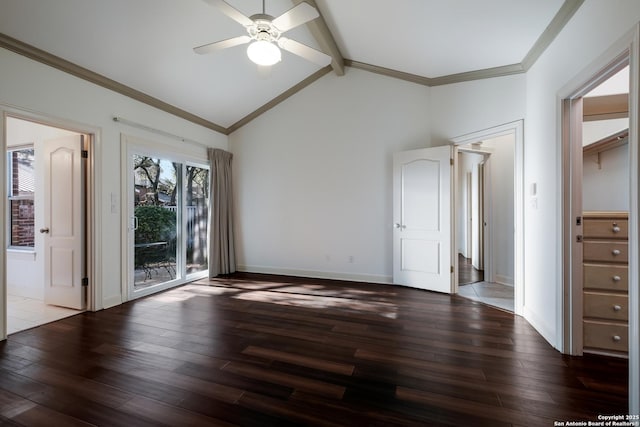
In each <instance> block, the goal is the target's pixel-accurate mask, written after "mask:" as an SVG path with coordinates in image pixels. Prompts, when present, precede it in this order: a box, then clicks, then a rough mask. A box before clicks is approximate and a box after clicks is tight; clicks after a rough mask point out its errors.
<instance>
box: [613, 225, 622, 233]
mask: <svg viewBox="0 0 640 427" xmlns="http://www.w3.org/2000/svg"><path fill="white" fill-rule="evenodd" d="M611 231H613V232H614V233H619V232H620V227H618V226H617V225H614V226H613V228H612V229H611Z"/></svg>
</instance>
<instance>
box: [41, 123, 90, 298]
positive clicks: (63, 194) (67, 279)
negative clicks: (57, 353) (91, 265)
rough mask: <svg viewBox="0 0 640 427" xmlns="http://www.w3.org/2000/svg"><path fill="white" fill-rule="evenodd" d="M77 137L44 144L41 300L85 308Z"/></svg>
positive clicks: (80, 143)
mask: <svg viewBox="0 0 640 427" xmlns="http://www.w3.org/2000/svg"><path fill="white" fill-rule="evenodd" d="M82 138H83V137H82V136H81V135H73V136H66V137H63V138H59V139H53V140H48V141H45V143H44V144H42V149H43V150H44V155H43V157H42V158H43V159H44V176H45V191H44V208H45V209H44V210H45V214H44V219H43V222H44V223H43V224H42V225H41V226H40V227H39V230H38V231H39V232H40V233H42V235H43V237H44V242H43V248H44V250H43V252H44V279H45V291H44V301H45V303H47V304H53V305H59V306H63V307H69V308H75V309H78V310H82V309H84V308H85V301H86V298H85V289H86V288H84V287H83V286H82V279H83V277H84V276H85V263H84V222H85V218H84V200H83V198H84V191H83V180H82V176H83V173H84V171H83V161H82V149H83V141H82Z"/></svg>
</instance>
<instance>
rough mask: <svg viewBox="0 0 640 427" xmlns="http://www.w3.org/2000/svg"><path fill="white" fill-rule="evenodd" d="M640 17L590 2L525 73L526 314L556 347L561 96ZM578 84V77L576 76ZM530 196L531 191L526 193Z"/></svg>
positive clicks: (639, 10)
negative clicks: (533, 188)
mask: <svg viewBox="0 0 640 427" xmlns="http://www.w3.org/2000/svg"><path fill="white" fill-rule="evenodd" d="M639 19H640V2H638V1H636V0H611V1H606V2H603V1H599V0H587V1H585V3H584V4H583V5H582V6H581V7H580V9H579V10H578V11H577V12H576V14H575V15H574V16H573V18H572V19H571V20H570V21H569V23H568V24H567V25H566V26H565V28H564V29H563V31H562V32H561V33H560V34H559V35H558V36H557V37H556V39H555V40H554V41H553V43H551V45H550V46H549V48H548V49H547V50H546V51H545V53H544V54H543V55H542V56H541V57H540V58H539V59H538V61H537V62H536V63H535V65H534V66H533V67H532V68H531V69H530V70H529V72H528V73H527V79H526V82H527V98H526V101H527V103H526V106H527V115H526V121H525V139H524V140H525V155H524V158H525V165H524V170H525V188H526V189H529V188H531V185H532V183H536V184H537V189H538V192H537V196H536V197H535V203H534V200H533V198H532V197H527V202H526V203H525V220H524V222H525V244H526V257H525V265H524V271H525V276H526V282H525V295H524V300H525V316H526V317H527V319H528V320H529V321H530V322H531V323H532V324H533V326H534V327H535V328H536V329H537V330H538V331H539V332H541V333H542V335H543V336H544V337H545V338H546V339H547V340H548V341H549V342H550V343H552V344H553V345H554V346H556V347H557V348H560V347H561V345H562V317H561V315H562V310H561V302H562V301H561V300H560V292H561V289H562V253H561V241H560V236H561V230H562V224H561V205H560V196H561V171H560V147H561V140H560V113H559V111H560V97H561V96H567V95H569V94H568V93H564V94H563V93H562V92H563V91H566V90H567V87H568V86H570V85H571V84H572V81H574V83H575V79H576V76H578V75H580V73H581V72H582V70H584V69H586V68H587V67H588V66H589V65H590V64H591V63H593V62H594V61H596V59H598V57H599V56H601V55H603V54H604V53H605V52H606V51H607V49H608V48H609V47H610V46H612V45H613V44H614V43H615V42H616V41H617V40H618V39H619V38H621V37H622V36H623V35H624V34H625V33H627V32H628V31H629V30H631V29H632V27H633V26H634V25H635V24H636V23H637V22H638V20H639ZM577 83H581V82H577ZM527 195H529V193H528V192H527Z"/></svg>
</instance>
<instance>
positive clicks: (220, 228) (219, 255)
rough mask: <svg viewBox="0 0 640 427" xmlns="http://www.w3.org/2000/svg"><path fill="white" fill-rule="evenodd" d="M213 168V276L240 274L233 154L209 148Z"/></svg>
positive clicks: (210, 262)
mask: <svg viewBox="0 0 640 427" xmlns="http://www.w3.org/2000/svg"><path fill="white" fill-rule="evenodd" d="M208 154H209V164H210V166H211V173H210V175H211V211H210V212H211V214H210V215H209V277H216V276H217V275H219V274H229V273H233V272H235V271H236V254H235V246H234V241H233V192H232V188H231V159H232V157H233V154H231V153H229V152H227V151H224V150H220V149H217V148H209V149H208Z"/></svg>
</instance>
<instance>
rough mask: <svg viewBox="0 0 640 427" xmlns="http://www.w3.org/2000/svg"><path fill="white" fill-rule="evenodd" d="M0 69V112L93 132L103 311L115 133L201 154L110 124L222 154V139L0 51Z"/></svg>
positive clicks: (111, 243)
mask: <svg viewBox="0 0 640 427" xmlns="http://www.w3.org/2000/svg"><path fill="white" fill-rule="evenodd" d="M0 69H2V74H1V76H0V106H1V105H5V106H6V105H10V106H14V107H17V108H20V109H24V110H28V111H33V112H35V113H38V114H39V115H44V116H51V117H53V118H57V119H61V120H62V121H69V122H73V123H76V124H79V126H88V127H91V128H92V129H95V130H96V132H97V134H98V138H99V145H100V150H99V151H98V152H97V153H96V162H97V173H98V176H97V177H96V178H97V182H98V187H99V190H100V193H99V197H100V200H99V203H100V204H101V211H100V212H99V213H98V214H97V216H96V217H97V218H98V220H99V221H100V222H99V223H98V224H97V226H98V228H99V230H100V234H101V240H100V241H99V242H98V251H99V254H100V255H101V260H102V272H101V276H100V277H99V279H100V282H101V285H102V287H101V289H99V290H98V294H100V291H101V294H102V298H101V301H98V305H100V304H102V305H104V306H105V307H107V306H112V305H115V304H118V303H120V302H121V301H122V289H121V282H122V281H121V269H120V268H121V267H120V253H121V242H120V227H121V226H122V224H121V221H120V209H121V205H120V203H119V202H120V200H122V199H123V197H121V194H120V191H121V187H120V185H121V183H120V174H121V173H122V172H121V167H120V166H121V165H120V133H121V132H125V133H128V134H131V135H138V136H140V137H143V138H145V139H150V140H154V141H158V142H159V143H165V144H169V145H172V146H175V147H178V148H179V149H180V150H185V151H192V152H197V153H199V155H203V153H204V151H205V149H204V148H202V147H199V148H196V147H190V146H188V145H185V144H184V143H181V142H177V141H175V140H172V139H169V138H165V137H162V136H159V135H156V134H154V133H149V132H145V131H142V130H137V129H134V128H130V127H127V126H125V125H122V124H119V123H115V122H113V120H112V117H113V116H114V115H118V116H122V117H125V118H127V119H129V120H132V121H136V122H139V123H143V124H145V125H147V126H150V127H153V128H157V129H160V130H163V131H165V132H169V133H172V134H176V135H180V136H182V137H185V138H188V139H191V140H195V141H199V142H201V143H205V144H209V145H211V146H216V147H220V148H224V149H226V148H227V137H226V136H224V135H222V134H218V133H216V132H213V131H211V130H209V129H206V128H203V127H201V126H198V125H195V124H192V123H190V122H187V121H185V120H183V119H180V118H178V117H175V116H173V115H170V114H168V113H165V112H162V111H159V110H156V109H154V108H152V107H149V106H147V105H145V104H142V103H140V102H137V101H134V100H132V99H130V98H127V97H125V96H122V95H119V94H117V93H115V92H112V91H109V90H107V89H104V88H101V87H99V86H96V85H94V84H91V83H89V82H86V81H84V80H81V79H78V78H76V77H73V76H71V75H69V74H65V73H62V72H60V71H58V70H55V69H53V68H51V67H48V66H46V65H43V64H40V63H37V62H35V61H32V60H29V59H27V58H25V57H22V56H20V55H17V54H15V53H13V52H10V51H7V50H4V49H0ZM2 164H3V166H2V167H1V168H0V172H1V173H4V170H5V167H4V162H2ZM112 194H113V195H114V196H115V198H116V201H117V206H116V209H115V212H112V211H111V195H112ZM3 221H4V219H3ZM98 308H100V307H98Z"/></svg>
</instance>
